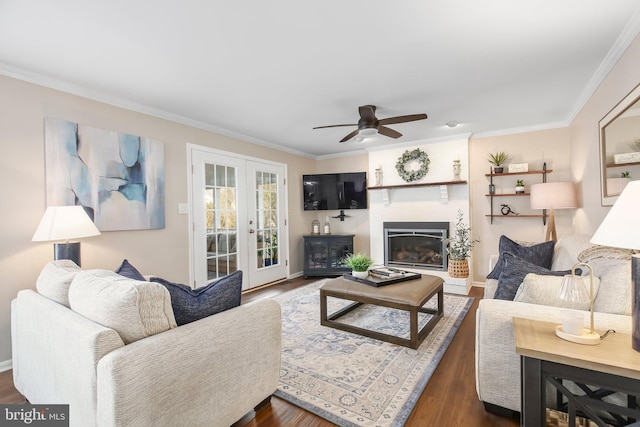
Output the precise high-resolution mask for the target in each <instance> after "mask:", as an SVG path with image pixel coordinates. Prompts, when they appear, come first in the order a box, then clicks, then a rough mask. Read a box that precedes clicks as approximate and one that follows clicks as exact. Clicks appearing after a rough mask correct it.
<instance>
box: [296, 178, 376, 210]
mask: <svg viewBox="0 0 640 427" xmlns="http://www.w3.org/2000/svg"><path fill="white" fill-rule="evenodd" d="M302 187H303V189H304V190H303V191H304V195H303V197H304V198H303V200H304V210H305V211H328V210H337V209H367V173H366V172H351V173H327V174H315V175H303V176H302Z"/></svg>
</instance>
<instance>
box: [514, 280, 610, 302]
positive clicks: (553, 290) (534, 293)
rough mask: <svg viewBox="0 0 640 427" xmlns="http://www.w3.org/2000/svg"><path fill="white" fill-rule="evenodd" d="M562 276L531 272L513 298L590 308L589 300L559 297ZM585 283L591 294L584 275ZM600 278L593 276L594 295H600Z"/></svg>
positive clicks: (523, 300)
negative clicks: (576, 300)
mask: <svg viewBox="0 0 640 427" xmlns="http://www.w3.org/2000/svg"><path fill="white" fill-rule="evenodd" d="M563 279H564V277H560V276H541V275H539V274H534V273H529V274H527V275H526V276H525V278H524V280H523V281H522V284H521V285H520V286H519V287H518V292H516V296H515V298H514V299H513V300H514V301H516V302H526V303H529V304H538V305H547V306H551V307H563V308H573V309H575V310H589V305H590V304H589V302H585V303H571V302H568V301H563V300H561V299H560V298H558V294H559V293H560V288H561V287H562V280H563ZM583 279H584V285H585V286H586V289H587V294H589V288H590V284H589V278H588V277H584V278H583ZM599 286H600V279H598V278H597V277H594V278H593V295H594V296H595V295H598V288H599Z"/></svg>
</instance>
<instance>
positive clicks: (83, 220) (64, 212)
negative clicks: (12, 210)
mask: <svg viewBox="0 0 640 427" xmlns="http://www.w3.org/2000/svg"><path fill="white" fill-rule="evenodd" d="M99 234H100V231H99V230H98V228H97V227H96V226H95V224H94V223H93V222H92V221H91V218H89V215H87V213H86V212H85V210H84V208H83V207H82V206H49V207H48V208H47V210H46V211H45V212H44V215H43V216H42V220H41V221H40V224H39V225H38V228H37V229H36V232H35V233H34V234H33V238H32V239H31V241H32V242H51V241H56V240H57V241H64V243H54V244H53V259H54V260H59V259H69V260H71V261H73V262H75V263H76V265H77V266H78V267H80V242H79V241H78V242H69V240H71V239H79V238H82V237H91V236H97V235H99Z"/></svg>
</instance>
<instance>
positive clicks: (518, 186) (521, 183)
mask: <svg viewBox="0 0 640 427" xmlns="http://www.w3.org/2000/svg"><path fill="white" fill-rule="evenodd" d="M516 194H524V181H523V180H521V179H518V180H517V181H516Z"/></svg>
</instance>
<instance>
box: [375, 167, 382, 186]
mask: <svg viewBox="0 0 640 427" xmlns="http://www.w3.org/2000/svg"><path fill="white" fill-rule="evenodd" d="M376 185H377V186H378V187H379V186H381V185H382V167H381V166H380V165H378V167H377V168H376Z"/></svg>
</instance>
